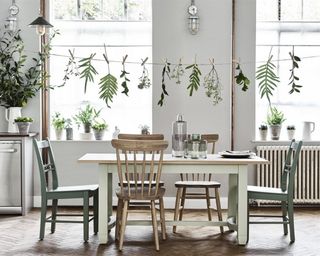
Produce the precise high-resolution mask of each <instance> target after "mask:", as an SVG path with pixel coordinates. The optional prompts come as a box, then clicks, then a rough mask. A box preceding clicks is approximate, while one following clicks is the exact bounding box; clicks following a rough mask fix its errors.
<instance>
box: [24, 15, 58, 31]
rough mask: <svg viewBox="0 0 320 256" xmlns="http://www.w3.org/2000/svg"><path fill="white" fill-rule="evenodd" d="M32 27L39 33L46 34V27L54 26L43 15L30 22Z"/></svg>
mask: <svg viewBox="0 0 320 256" xmlns="http://www.w3.org/2000/svg"><path fill="white" fill-rule="evenodd" d="M29 26H30V27H35V28H36V31H37V33H38V34H39V35H41V36H42V35H44V33H45V32H46V28H52V27H53V26H52V25H51V24H50V23H49V22H48V21H46V20H45V19H44V18H43V17H42V16H39V17H38V18H36V19H35V20H34V21H32V22H31V23H30V24H29Z"/></svg>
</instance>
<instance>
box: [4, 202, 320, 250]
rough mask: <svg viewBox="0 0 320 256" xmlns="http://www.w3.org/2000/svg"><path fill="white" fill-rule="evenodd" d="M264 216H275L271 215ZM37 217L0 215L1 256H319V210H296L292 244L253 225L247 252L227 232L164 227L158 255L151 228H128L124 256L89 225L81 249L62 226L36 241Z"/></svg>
mask: <svg viewBox="0 0 320 256" xmlns="http://www.w3.org/2000/svg"><path fill="white" fill-rule="evenodd" d="M62 210H63V211H68V212H70V211H71V210H72V211H73V212H74V211H75V210H74V209H65V208H64V209H62ZM254 211H255V212H259V211H260V210H254ZM76 212H77V210H76ZM267 212H268V213H275V210H267ZM39 213H40V212H39V210H38V209H36V210H33V211H32V212H31V213H29V214H28V215H27V216H25V217H22V216H3V215H1V217H0V255H10V256H11V255H23V256H26V255H59V256H60V255H110V256H111V255H145V256H147V255H320V220H319V219H320V218H319V217H320V208H304V209H302V208H297V209H295V225H296V242H295V243H294V244H290V243H289V237H286V236H284V235H283V233H282V225H251V226H250V241H249V243H248V244H247V245H246V246H238V245H237V243H236V233H235V232H234V233H232V232H229V231H226V232H225V234H223V235H220V233H219V228H218V227H178V230H177V233H176V234H173V233H172V229H171V227H167V233H168V239H167V240H166V241H160V252H156V251H155V249H154V244H153V237H152V228H151V227H148V226H146V227H137V226H130V227H128V228H127V229H126V235H125V242H124V249H123V252H122V253H120V252H118V250H117V246H116V245H115V243H114V229H113V230H112V231H111V233H110V236H109V244H108V245H99V243H98V236H96V235H93V232H92V228H93V227H92V223H91V224H90V238H89V242H88V243H83V240H82V225H81V224H63V223H58V224H57V228H56V232H55V233H54V234H50V227H49V225H48V224H47V226H46V234H45V239H44V240H43V241H38V234H39V215H40V214H39ZM225 214H226V212H224V215H225ZM137 216H139V217H140V218H141V217H142V218H145V219H146V218H150V216H149V214H147V213H142V212H134V213H132V214H129V217H131V218H133V217H137ZM185 217H186V219H187V218H192V219H206V212H205V211H199V210H192V211H191V210H187V211H186V215H185ZM166 218H167V219H169V218H171V219H172V211H167V213H166Z"/></svg>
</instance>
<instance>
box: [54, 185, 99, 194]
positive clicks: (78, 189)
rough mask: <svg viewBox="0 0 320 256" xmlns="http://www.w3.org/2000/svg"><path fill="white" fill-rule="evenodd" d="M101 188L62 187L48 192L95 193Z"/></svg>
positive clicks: (97, 186)
mask: <svg viewBox="0 0 320 256" xmlns="http://www.w3.org/2000/svg"><path fill="white" fill-rule="evenodd" d="M98 188H99V185H96V184H94V185H80V186H62V187H58V188H57V189H52V190H49V191H48V192H61V193H62V192H84V191H95V190H97V189H98Z"/></svg>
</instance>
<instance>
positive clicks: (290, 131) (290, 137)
mask: <svg viewBox="0 0 320 256" xmlns="http://www.w3.org/2000/svg"><path fill="white" fill-rule="evenodd" d="M295 132H296V130H287V133H288V140H293V139H294V134H295Z"/></svg>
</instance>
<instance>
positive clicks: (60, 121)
mask: <svg viewBox="0 0 320 256" xmlns="http://www.w3.org/2000/svg"><path fill="white" fill-rule="evenodd" d="M65 123H66V120H65V119H64V118H63V117H62V116H61V113H59V112H56V113H55V114H54V115H53V116H52V126H53V128H54V131H55V133H56V139H57V140H61V138H62V133H63V129H64V127H65Z"/></svg>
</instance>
